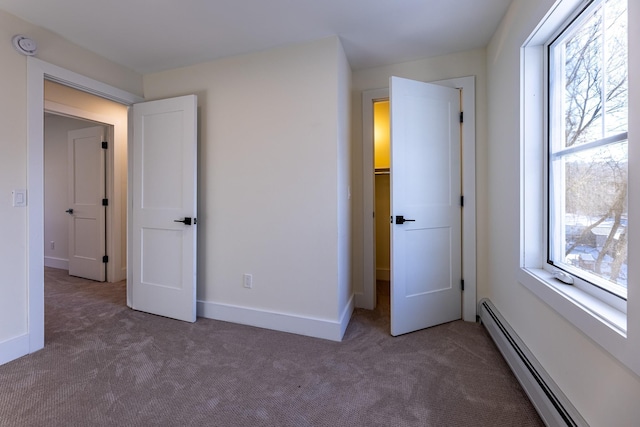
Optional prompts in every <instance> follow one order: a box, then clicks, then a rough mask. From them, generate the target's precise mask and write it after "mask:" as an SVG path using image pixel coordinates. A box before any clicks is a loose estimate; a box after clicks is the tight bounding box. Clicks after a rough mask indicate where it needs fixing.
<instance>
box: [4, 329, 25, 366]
mask: <svg viewBox="0 0 640 427" xmlns="http://www.w3.org/2000/svg"><path fill="white" fill-rule="evenodd" d="M27 354H29V334H24V335H20V336H19V337H15V338H11V339H9V340H7V341H3V342H0V365H4V364H5V363H9V362H11V361H12V360H15V359H17V358H19V357H22V356H24V355H27Z"/></svg>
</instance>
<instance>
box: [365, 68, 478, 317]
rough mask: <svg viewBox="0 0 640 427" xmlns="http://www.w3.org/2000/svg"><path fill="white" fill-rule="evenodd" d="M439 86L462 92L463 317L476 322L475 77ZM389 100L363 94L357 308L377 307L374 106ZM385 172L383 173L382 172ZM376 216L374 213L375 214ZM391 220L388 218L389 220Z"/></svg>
mask: <svg viewBox="0 0 640 427" xmlns="http://www.w3.org/2000/svg"><path fill="white" fill-rule="evenodd" d="M432 83H435V84H438V85H442V86H447V87H452V88H458V89H461V108H462V111H463V112H464V124H463V126H462V191H463V195H464V210H463V217H462V228H463V231H462V240H463V254H462V256H463V258H464V259H465V263H464V265H463V278H464V292H463V296H462V316H463V319H464V320H466V321H475V320H476V206H475V204H476V201H475V142H476V132H475V77H474V76H470V77H462V78H457V79H450V80H442V81H436V82H432ZM388 99H389V89H388V88H385V89H376V90H370V91H364V92H363V95H362V111H363V145H362V152H363V209H364V210H363V212H364V217H363V223H362V224H363V229H362V233H363V247H364V251H363V271H362V277H363V289H362V291H361V293H359V295H358V306H359V307H362V308H367V309H373V308H375V307H376V284H377V282H376V278H377V275H378V269H377V267H378V265H377V263H376V255H377V254H376V244H375V243H376V241H375V240H376V225H375V217H378V216H379V214H378V212H376V210H375V203H376V198H375V181H376V176H377V175H376V174H375V172H376V170H375V165H374V157H375V156H374V152H375V149H374V120H373V118H374V111H373V109H374V105H375V103H376V101H378V102H379V101H386V100H388ZM381 172H382V171H381ZM374 213H375V214H374ZM388 218H389V217H386V219H387V221H388Z"/></svg>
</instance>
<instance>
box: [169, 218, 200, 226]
mask: <svg viewBox="0 0 640 427" xmlns="http://www.w3.org/2000/svg"><path fill="white" fill-rule="evenodd" d="M173 222H181V223H183V224H185V225H191V218H190V217H188V216H187V217H185V218H184V219H174V220H173ZM193 224H196V219H195V218H193Z"/></svg>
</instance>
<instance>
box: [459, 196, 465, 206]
mask: <svg viewBox="0 0 640 427" xmlns="http://www.w3.org/2000/svg"><path fill="white" fill-rule="evenodd" d="M460 206H463V207H464V196H460Z"/></svg>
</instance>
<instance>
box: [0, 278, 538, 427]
mask: <svg viewBox="0 0 640 427" xmlns="http://www.w3.org/2000/svg"><path fill="white" fill-rule="evenodd" d="M65 273H66V272H63V271H61V270H54V269H46V272H45V275H46V286H45V293H46V298H45V299H46V311H45V314H46V335H45V336H46V346H45V349H44V350H42V351H40V352H37V353H35V354H32V355H29V356H26V357H23V358H21V359H19V360H16V361H13V362H10V363H8V364H6V365H3V366H0V425H2V426H92V425H112V426H154V425H158V426H541V425H543V424H542V422H541V421H540V419H539V417H538V415H537V414H536V412H535V410H534V409H533V407H532V405H531V404H530V402H529V401H528V400H527V398H526V396H525V394H524V392H523V391H522V389H521V388H520V386H519V384H518V383H517V381H516V379H515V377H514V376H513V375H512V373H511V372H510V371H509V369H508V367H507V365H506V364H505V362H504V361H503V359H502V358H501V356H500V354H499V353H498V351H497V350H496V348H495V346H494V344H493V343H492V342H491V340H490V338H489V337H488V335H487V333H486V332H485V331H484V329H483V327H482V326H480V325H478V324H474V323H466V322H462V321H458V322H453V323H449V324H446V325H442V326H438V327H434V328H430V329H427V330H423V331H420V332H416V333H413V334H408V335H405V336H401V337H397V338H393V337H391V336H390V335H389V333H388V328H389V322H388V316H387V313H388V289H387V290H386V292H385V289H384V288H382V289H381V293H380V300H381V304H380V306H379V307H378V310H376V311H366V310H356V312H355V313H354V315H353V318H352V320H351V323H350V325H349V327H348V329H347V332H346V335H345V337H344V341H343V342H341V343H336V342H330V341H324V340H320V339H314V338H308V337H303V336H297V335H292V334H286V333H281V332H274V331H269V330H264V329H258V328H252V327H247V326H241V325H235V324H230V323H225V322H218V321H214V320H209V319H198V321H197V322H196V323H195V324H189V323H183V322H179V321H174V320H169V319H165V318H162V317H157V316H153V315H149V314H145V313H140V312H135V311H132V310H130V309H128V308H127V307H126V306H125V284H124V283H118V284H103V283H95V282H90V281H85V280H81V279H77V278H70V277H68V276H66V275H65Z"/></svg>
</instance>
